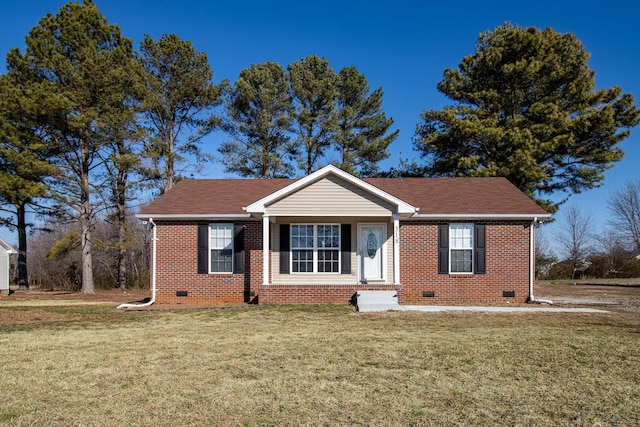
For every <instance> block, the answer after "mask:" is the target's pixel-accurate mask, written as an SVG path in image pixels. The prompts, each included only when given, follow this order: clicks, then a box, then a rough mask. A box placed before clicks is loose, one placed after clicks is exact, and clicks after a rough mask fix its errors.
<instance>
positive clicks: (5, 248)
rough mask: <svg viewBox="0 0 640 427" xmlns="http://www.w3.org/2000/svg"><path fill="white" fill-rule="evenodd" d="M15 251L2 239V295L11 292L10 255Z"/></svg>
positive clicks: (0, 278)
mask: <svg viewBox="0 0 640 427" xmlns="http://www.w3.org/2000/svg"><path fill="white" fill-rule="evenodd" d="M14 253H16V251H15V250H14V249H13V248H12V247H11V246H9V244H8V243H7V242H5V241H4V240H2V239H0V295H7V294H8V293H9V265H10V263H9V255H11V254H14Z"/></svg>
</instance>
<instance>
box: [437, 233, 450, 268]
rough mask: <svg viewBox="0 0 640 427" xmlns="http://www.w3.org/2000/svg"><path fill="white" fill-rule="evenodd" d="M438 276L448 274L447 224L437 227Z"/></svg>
mask: <svg viewBox="0 0 640 427" xmlns="http://www.w3.org/2000/svg"><path fill="white" fill-rule="evenodd" d="M438 274H449V224H440V225H438Z"/></svg>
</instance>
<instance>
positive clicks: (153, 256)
mask: <svg viewBox="0 0 640 427" xmlns="http://www.w3.org/2000/svg"><path fill="white" fill-rule="evenodd" d="M149 224H151V227H153V235H152V237H151V241H152V245H151V299H150V300H149V301H147V302H145V303H142V304H130V303H125V304H120V305H119V306H118V307H116V309H121V308H143V307H149V306H150V305H152V304H153V303H154V302H156V247H157V241H158V233H157V231H156V224H155V222H153V218H149Z"/></svg>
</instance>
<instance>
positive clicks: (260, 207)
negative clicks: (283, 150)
mask: <svg viewBox="0 0 640 427" xmlns="http://www.w3.org/2000/svg"><path fill="white" fill-rule="evenodd" d="M330 174H332V175H336V176H338V177H340V178H342V179H344V180H345V181H347V182H349V183H351V184H353V185H355V186H357V187H360V188H362V189H363V190H365V191H368V192H369V193H372V194H374V195H375V196H377V197H378V198H380V199H382V200H384V201H386V202H389V203H391V204H393V205H396V206H397V207H398V212H397V213H400V214H414V213H415V212H417V209H416V207H414V206H411V205H410V204H409V203H407V202H405V201H403V200H400V199H398V198H397V197H395V196H392V195H391V194H389V193H387V192H384V191H382V190H380V189H379V188H377V187H375V186H373V185H371V184H369V183H367V182H365V181H363V180H361V179H360V178H357V177H355V176H353V175H351V174H350V173H347V172H345V171H343V170H342V169H339V168H337V167H335V166H333V165H328V166H325V167H323V168H322V169H319V170H317V171H315V172H314V173H312V174H310V175H307V176H306V177H304V178H301V179H299V180H297V181H296V182H293V183H291V184H289V185H287V186H286V187H284V188H282V189H280V190H278V191H276V192H275V193H271V194H269V195H268V196H266V197H263V198H262V199H260V200H258V201H256V202H254V203H252V204H250V205H249V206H247V207H245V208H243V209H244V210H246V211H247V212H251V213H265V211H266V205H268V204H270V203H272V202H274V201H276V200H279V199H280V198H282V197H284V196H286V195H287V194H291V193H293V192H295V191H297V190H299V189H301V188H304V187H306V186H307V185H309V184H311V183H313V182H315V181H318V180H320V179H322V178H324V177H325V176H327V175H330Z"/></svg>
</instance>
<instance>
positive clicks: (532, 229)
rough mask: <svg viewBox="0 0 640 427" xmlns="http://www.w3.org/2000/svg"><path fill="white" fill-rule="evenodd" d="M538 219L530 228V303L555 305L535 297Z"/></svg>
mask: <svg viewBox="0 0 640 427" xmlns="http://www.w3.org/2000/svg"><path fill="white" fill-rule="evenodd" d="M537 224H538V218H537V217H534V218H533V222H532V223H531V226H530V227H529V303H530V304H553V301H551V300H548V299H535V297H534V296H533V284H534V283H535V280H536V267H535V266H536V225H537Z"/></svg>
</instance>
